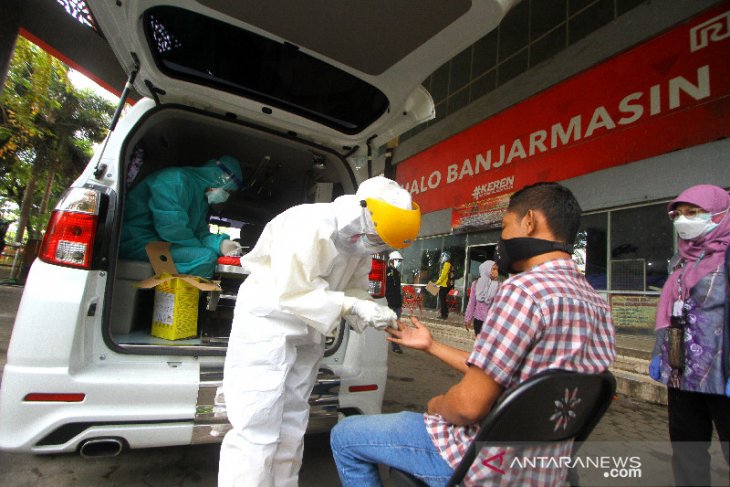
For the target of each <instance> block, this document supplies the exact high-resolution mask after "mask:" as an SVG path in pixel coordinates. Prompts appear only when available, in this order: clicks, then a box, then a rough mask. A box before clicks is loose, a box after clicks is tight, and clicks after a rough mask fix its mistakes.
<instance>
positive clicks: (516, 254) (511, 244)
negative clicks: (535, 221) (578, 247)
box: [494, 237, 573, 274]
mask: <svg viewBox="0 0 730 487" xmlns="http://www.w3.org/2000/svg"><path fill="white" fill-rule="evenodd" d="M555 250H560V251H561V252H567V253H569V254H572V253H573V246H572V245H570V244H566V243H563V242H553V241H552V240H542V239H539V238H531V237H518V238H510V239H508V240H502V239H500V240H499V242H497V248H496V249H495V250H494V262H496V263H497V267H498V268H499V270H500V271H501V272H503V273H504V274H509V273H515V272H518V271H516V270H514V269H512V264H514V263H515V262H517V261H520V260H524V259H529V258H530V257H534V256H536V255H542V254H547V253H548V252H553V251H555Z"/></svg>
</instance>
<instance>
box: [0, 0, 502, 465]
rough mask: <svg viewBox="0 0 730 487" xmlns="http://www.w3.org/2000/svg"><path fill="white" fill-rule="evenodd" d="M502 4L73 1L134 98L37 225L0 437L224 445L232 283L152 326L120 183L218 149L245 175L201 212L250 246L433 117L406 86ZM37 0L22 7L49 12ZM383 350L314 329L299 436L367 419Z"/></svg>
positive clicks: (231, 278) (23, 444) (375, 400)
mask: <svg viewBox="0 0 730 487" xmlns="http://www.w3.org/2000/svg"><path fill="white" fill-rule="evenodd" d="M58 3H60V2H58ZM512 3H514V2H513V1H511V0H449V1H448V2H442V1H426V2H424V1H423V0H419V1H418V2H411V1H402V0H388V1H385V0H371V1H368V2H297V1H291V0H280V1H272V0H269V1H266V2H255V1H222V0H197V1H194V0H181V1H176V2H174V3H173V2H159V1H154V0H125V1H123V2H119V1H117V2H111V1H108V0H87V2H86V4H88V7H89V11H88V13H90V14H91V15H92V17H91V19H92V21H93V22H91V24H92V25H93V26H94V28H95V29H97V32H98V33H99V34H100V35H103V37H104V39H105V40H106V41H107V42H108V43H109V45H110V46H111V48H112V49H113V51H114V53H115V55H116V58H117V60H118V62H119V64H120V65H121V67H122V68H123V69H124V70H125V71H126V72H127V73H128V75H129V82H128V88H129V89H130V90H134V91H136V92H137V93H139V94H140V95H142V97H143V98H142V99H140V100H139V101H137V103H135V104H134V106H133V107H132V108H131V109H130V110H129V111H128V112H127V113H126V115H125V116H124V117H123V118H121V120H119V122H118V123H117V122H116V121H115V123H114V124H113V127H112V131H111V132H110V134H109V136H108V137H107V139H106V141H105V142H104V143H103V144H102V146H101V147H100V149H99V150H98V152H97V153H96V154H95V155H94V157H93V158H92V160H91V161H90V162H89V164H88V166H87V167H86V169H85V171H84V172H83V174H81V176H80V177H79V178H78V179H77V180H76V181H75V182H74V184H73V185H72V187H71V188H69V189H68V191H67V192H66V193H65V196H64V197H63V198H62V199H61V201H60V202H59V203H58V205H57V207H56V210H55V211H54V213H53V216H52V218H51V221H50V223H49V225H48V228H47V230H46V233H45V237H44V243H43V246H42V249H41V254H40V256H39V259H38V260H36V262H35V263H34V264H33V266H32V268H31V270H30V273H29V276H28V279H27V282H26V285H25V290H24V293H23V298H22V301H21V304H20V308H19V310H18V314H17V318H16V322H15V325H14V329H13V334H12V338H11V342H10V346H9V349H8V355H7V365H6V366H5V370H4V374H3V378H2V385H1V387H0V448H2V449H6V450H17V451H28V452H33V453H38V454H42V453H59V452H72V451H80V452H81V453H82V454H84V455H88V456H93V455H104V454H116V453H118V452H119V451H121V450H122V449H123V448H141V447H154V446H165V445H185V444H195V443H207V442H216V441H220V440H221V439H222V437H223V435H224V433H225V432H226V430H227V429H228V427H229V426H228V423H227V420H226V414H225V404H224V403H223V401H222V399H221V397H220V396H219V395H217V394H216V391H217V389H218V386H219V385H220V383H221V378H222V370H223V360H224V357H225V353H226V343H227V336H228V332H229V331H230V323H231V317H232V309H233V305H234V303H235V301H236V300H237V299H245V296H237V290H238V285H239V284H240V282H241V280H242V279H243V278H245V276H244V275H241V274H239V273H238V271H237V270H236V269H232V268H231V267H230V266H226V265H220V266H219V267H218V269H217V274H216V278H217V279H220V280H221V282H222V287H223V291H222V292H221V295H220V296H217V297H216V298H217V299H212V300H211V299H201V301H200V304H199V319H198V335H197V336H196V337H194V338H191V339H185V340H175V341H168V340H164V339H161V338H156V337H154V336H152V335H151V334H150V324H151V319H150V313H151V306H152V304H151V294H150V293H152V291H144V290H140V289H137V288H135V287H134V286H133V285H134V283H136V282H138V281H140V280H142V279H145V278H147V277H150V276H151V275H152V274H153V271H152V268H151V267H150V265H149V264H148V263H147V262H137V261H125V260H121V259H119V258H118V248H119V239H120V233H121V231H120V229H121V226H122V210H123V208H124V204H125V195H126V194H127V191H128V190H129V189H130V188H131V187H133V186H134V184H136V183H137V182H139V181H140V180H141V179H142V178H144V177H145V176H146V175H148V174H150V173H152V172H154V171H156V170H159V169H162V168H166V167H171V166H194V165H196V164H202V163H203V162H204V161H207V160H209V159H212V158H216V157H219V156H220V155H223V154H228V155H231V156H234V157H236V158H237V159H239V160H240V161H242V165H243V171H244V175H245V177H246V178H247V182H248V183H249V187H248V188H247V190H246V191H243V192H240V193H238V194H234V196H232V197H231V199H230V200H229V202H227V203H226V204H225V205H224V206H223V207H221V208H215V211H214V215H213V216H212V218H214V219H215V223H217V224H218V225H221V226H224V225H232V226H233V227H241V226H242V227H243V230H242V232H243V233H242V235H243V236H242V240H243V242H242V243H243V244H244V247H245V246H246V245H249V246H250V245H253V243H254V242H255V236H256V235H257V231H259V232H260V229H261V228H263V225H265V224H266V223H267V222H268V221H269V220H270V219H271V218H273V217H274V216H275V215H277V214H278V213H280V212H281V211H283V210H285V209H287V208H289V207H291V206H293V205H297V204H301V203H305V202H312V201H330V200H332V199H333V198H334V197H336V196H338V195H340V194H344V193H353V192H354V191H355V190H356V188H357V185H358V184H359V183H360V182H361V181H362V180H364V179H366V178H367V177H369V175H370V174H369V172H370V171H372V169H371V164H370V162H369V157H370V156H371V155H372V152H373V150H374V149H376V148H379V147H381V146H383V145H384V144H386V143H387V142H388V141H390V140H391V139H393V138H394V137H396V136H398V135H399V134H401V133H403V132H404V131H406V130H409V129H410V128H412V127H414V126H416V125H417V124H419V123H422V122H424V121H426V120H429V119H431V118H432V117H433V116H434V106H433V102H432V100H431V97H430V95H429V94H428V93H427V92H426V90H424V89H423V88H422V87H421V85H420V83H421V82H422V81H423V80H424V79H425V78H426V77H427V76H428V75H429V74H430V73H431V72H433V71H434V70H435V69H436V68H437V67H438V66H439V65H441V64H442V63H444V62H445V61H447V60H448V59H450V58H451V57H453V56H454V55H455V54H456V53H458V52H459V51H460V50H462V49H464V48H465V47H467V46H469V45H470V44H472V43H473V42H475V41H476V40H477V39H478V38H479V37H481V36H483V35H485V34H486V33H487V32H489V31H490V30H491V29H493V28H494V27H495V26H496V25H497V24H498V23H499V21H500V20H501V19H502V17H503V16H504V14H505V13H506V11H507V10H508V8H509V7H510V6H511V4H512ZM44 5H45V6H44V7H43V8H41V9H39V10H38V11H37V12H35V14H36V15H37V16H39V17H42V16H43V15H44V11H49V12H50V9H58V8H59V6H58V4H57V2H45V3H44ZM87 25H88V23H87ZM79 28H83V26H81V25H80V24H79ZM46 33H47V35H48V36H50V37H53V36H55V41H56V43H57V47H58V43H63V42H66V43H68V38H66V39H65V40H64V39H61V37H63V36H61V37H59V36H58V32H57V31H53V32H51V31H48V32H46ZM43 34H44V32H35V35H36V36H38V37H42V36H43ZM69 35H71V34H69ZM66 37H67V36H66ZM59 39H60V40H59ZM48 43H49V44H53V39H49V40H48ZM61 47H62V46H61ZM58 50H62V49H61V48H60V47H59V49H58ZM125 91H128V90H125ZM365 160H368V163H367V164H363V161H365ZM358 168H359V169H358ZM257 229H258V230H257ZM247 239H248V240H247ZM381 265H382V261H380V262H379V264H378V266H381ZM375 270H376V271H377V270H378V269H375ZM381 270H382V269H381ZM381 274H382V273H381ZM381 277H382V275H381ZM381 285H382V282H373V290H376V291H377V290H378V289H376V288H377V287H378V286H381ZM380 291H382V289H380ZM386 352H387V347H386V345H385V337H384V333H382V332H378V331H375V330H368V331H366V332H364V333H363V334H361V335H359V334H356V333H354V332H351V331H350V330H349V329H348V327H347V326H341V327H339V329H338V330H336V332H335V333H334V334H333V335H332V336H330V337H328V343H327V351H326V356H325V359H324V360H323V362H322V366H321V370H320V376H319V380H318V383H317V385H316V387H315V389H314V392H313V394H312V397H311V399H310V404H311V406H312V409H311V419H310V431H325V430H327V429H328V428H330V427H331V426H332V425H333V424H334V423H335V422H336V421H337V418H338V417H339V415H342V414H345V415H347V414H371V413H378V412H380V408H381V403H382V398H383V392H384V386H385V381H386V374H387V369H386V362H387V361H386V359H387V355H386Z"/></svg>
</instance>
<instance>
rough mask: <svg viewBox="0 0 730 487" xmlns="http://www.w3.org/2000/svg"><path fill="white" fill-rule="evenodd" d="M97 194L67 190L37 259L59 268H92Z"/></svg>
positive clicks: (96, 192) (95, 192)
mask: <svg viewBox="0 0 730 487" xmlns="http://www.w3.org/2000/svg"><path fill="white" fill-rule="evenodd" d="M100 200H101V196H100V193H99V192H98V191H96V190H93V189H88V188H70V189H68V190H67V191H66V193H65V194H64V195H63V197H62V198H61V201H59V203H58V205H56V209H55V210H53V213H52V214H51V219H50V221H49V222H48V227H47V228H46V233H45V235H44V236H43V243H42V244H41V250H40V253H39V255H38V257H39V258H40V259H41V260H42V261H43V262H48V263H49V264H56V265H62V266H70V267H79V268H82V269H90V268H91V258H92V257H93V251H94V240H95V238H96V227H97V223H98V218H99V204H100Z"/></svg>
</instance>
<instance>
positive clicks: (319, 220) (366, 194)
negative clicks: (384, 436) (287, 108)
mask: <svg viewBox="0 0 730 487" xmlns="http://www.w3.org/2000/svg"><path fill="white" fill-rule="evenodd" d="M373 199H376V200H378V201H377V202H374V201H373ZM365 200H367V201H368V202H371V203H372V204H371V206H373V207H375V206H377V205H380V204H382V203H383V202H385V203H387V204H388V205H393V207H395V208H400V209H405V210H408V211H409V212H413V211H418V223H420V210H418V207H417V205H415V204H413V206H412V203H411V198H410V194H408V193H407V192H406V191H405V190H403V189H402V188H400V186H398V185H397V183H395V182H394V181H391V180H389V179H386V178H383V177H376V178H372V179H369V180H367V181H365V182H363V184H362V185H360V188H359V189H358V192H357V194H356V195H345V196H341V197H339V198H337V199H336V200H335V201H333V202H332V203H320V204H307V205H300V206H296V207H293V208H290V209H289V210H286V211H285V212H283V213H281V214H280V215H278V216H277V217H276V218H274V219H273V220H272V221H271V222H270V223H269V224H268V225H267V226H266V227H265V228H264V231H263V233H262V234H261V237H260V238H259V241H258V242H257V243H256V246H255V247H254V248H253V249H252V250H251V252H250V253H248V254H247V255H245V256H244V257H243V258H242V259H241V264H242V266H243V267H244V270H245V271H246V272H247V273H249V276H248V278H247V279H246V280H245V281H244V282H243V284H242V285H241V288H240V290H239V292H238V299H237V302H236V308H235V312H234V318H233V326H232V330H231V335H230V338H229V342H228V352H227V355H226V361H225V370H224V380H223V392H224V395H225V401H226V408H227V411H228V418H229V420H230V422H231V424H232V426H233V429H232V430H231V431H229V432H228V433H227V434H226V436H225V438H224V440H223V444H222V446H221V455H220V465H219V475H218V485H219V486H220V487H223V486H225V487H228V486H256V487H265V486H274V485H275V486H278V487H280V486H292V487H293V486H296V485H297V483H298V474H299V469H300V467H301V461H302V453H303V437H304V433H305V430H306V428H307V421H308V418H309V404H308V399H309V396H310V394H311V392H312V388H313V386H314V383H315V381H316V378H317V372H318V364H319V361H320V359H321V358H322V356H323V353H324V339H323V338H324V335H325V334H326V333H328V332H329V331H331V330H332V329H333V328H334V327H335V326H336V325H337V324H339V323H340V320H341V319H342V318H343V317H344V318H345V319H346V320H347V321H348V323H350V325H352V326H353V327H354V328H355V330H356V331H362V330H363V329H364V328H365V327H366V326H374V327H376V328H380V329H382V328H385V327H386V326H388V325H389V324H392V325H393V326H395V320H396V316H395V313H394V312H393V311H392V310H390V309H389V308H387V307H386V306H380V305H378V304H377V303H375V302H374V301H373V300H372V298H371V297H370V295H369V294H368V274H369V272H370V267H371V261H372V258H371V254H372V253H375V252H380V251H384V250H387V249H388V248H389V246H388V245H387V244H385V242H384V241H383V240H382V239H381V238H380V235H379V233H378V232H377V230H376V228H375V226H376V225H378V224H380V226H381V227H382V228H387V223H385V224H384V223H378V222H375V223H374V222H373V216H372V215H371V212H369V211H367V209H366V208H364V207H363V205H364V204H365V203H364V202H365ZM411 216H412V215H411ZM385 219H387V218H380V221H381V222H382V221H383V220H385ZM415 232H416V234H417V232H418V227H417V226H416V228H415ZM412 237H413V238H415V234H414V235H413V236H412ZM391 243H392V240H391Z"/></svg>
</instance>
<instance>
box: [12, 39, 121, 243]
mask: <svg viewBox="0 0 730 487" xmlns="http://www.w3.org/2000/svg"><path fill="white" fill-rule="evenodd" d="M67 73H68V67H67V66H65V65H64V64H63V63H61V62H60V61H59V60H57V59H55V58H53V57H52V56H50V55H49V54H48V53H46V52H44V51H43V50H42V49H40V48H39V47H37V46H35V45H34V44H32V43H30V42H29V41H27V40H25V39H23V38H22V37H20V38H18V42H17V44H16V48H15V52H14V54H13V59H12V60H11V63H10V70H9V71H8V77H7V80H6V83H5V87H4V89H3V93H2V97H1V98H0V178H2V179H0V189H1V190H2V193H1V195H2V197H1V198H2V199H1V200H0V204H5V203H6V202H7V201H8V200H9V201H12V202H13V203H14V204H15V205H17V207H18V208H19V210H18V211H19V215H18V227H17V231H16V235H15V241H16V242H18V243H20V242H22V241H23V238H24V234H25V232H26V229H27V232H28V234H29V236H30V237H31V238H38V237H39V236H40V229H41V228H42V227H43V225H44V224H45V222H46V221H47V220H48V217H49V207H50V206H51V205H50V202H51V201H52V200H54V199H56V198H57V197H58V196H60V193H61V192H62V191H63V190H64V189H65V188H66V187H68V185H69V184H70V183H71V182H72V181H73V180H74V179H75V178H76V177H77V176H78V175H79V173H80V172H81V171H82V170H83V168H84V166H85V165H86V163H87V161H88V160H89V159H90V157H91V155H92V152H93V144H94V143H95V142H100V141H101V140H103V138H104V136H105V135H106V132H107V129H106V127H108V125H109V123H110V120H111V117H112V114H113V113H114V108H115V107H114V105H113V104H112V103H110V102H108V101H106V100H105V99H103V98H101V97H100V96H98V95H96V94H94V93H93V92H91V91H90V90H81V91H79V90H77V89H75V88H74V86H73V85H72V84H71V83H70V81H69V79H68V75H67ZM38 187H42V188H43V191H42V194H40V195H38V194H37V193H38V192H37V191H36V190H37V188H38Z"/></svg>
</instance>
